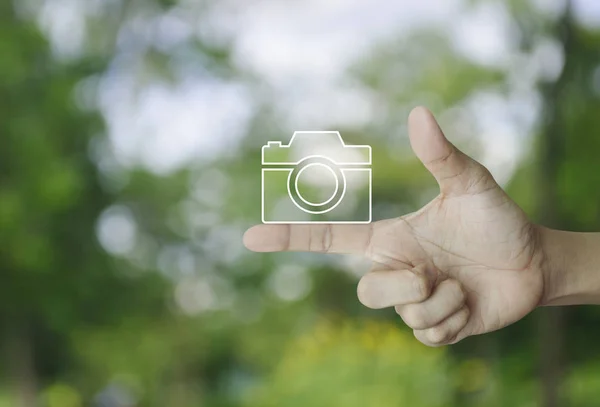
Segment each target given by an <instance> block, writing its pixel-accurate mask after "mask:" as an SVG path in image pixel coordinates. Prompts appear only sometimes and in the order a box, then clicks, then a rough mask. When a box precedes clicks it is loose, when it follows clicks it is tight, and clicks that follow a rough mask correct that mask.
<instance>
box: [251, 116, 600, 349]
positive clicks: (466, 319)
mask: <svg viewBox="0 0 600 407" xmlns="http://www.w3.org/2000/svg"><path fill="white" fill-rule="evenodd" d="M408 125H409V136H410V142H411V146H412V149H413V151H414V152H415V154H416V155H417V157H418V158H419V159H420V160H421V162H422V163H423V164H424V165H425V167H426V168H427V169H428V170H429V172H431V174H432V175H433V176H434V177H435V179H436V180H437V182H438V184H439V187H440V193H439V195H438V196H437V197H436V198H434V199H433V200H432V201H431V202H429V203H428V204H427V205H426V206H425V207H423V208H422V209H421V210H419V211H417V212H415V213H411V214H408V215H404V216H400V217H398V218H394V219H386V220H382V221H378V222H373V223H371V224H368V225H258V226H254V227H252V228H250V229H249V230H248V231H247V232H246V234H245V235H244V244H245V245H246V247H247V248H248V249H250V250H253V251H256V252H278V251H309V252H326V253H346V254H358V255H362V256H365V257H367V258H369V259H371V260H372V261H373V267H372V268H371V270H370V271H369V272H368V273H367V274H365V276H363V277H362V279H361V280H360V282H359V284H358V289H357V292H358V298H359V300H360V301H361V302H362V303H363V304H364V305H365V306H367V307H370V308H376V309H380V308H387V307H393V308H394V309H395V310H396V312H397V313H398V314H399V315H400V317H401V318H402V319H403V320H404V322H405V323H406V324H407V325H408V326H410V327H411V328H412V329H413V331H414V335H415V337H416V338H417V339H418V340H419V341H421V342H422V343H424V344H426V345H428V346H440V345H447V344H453V343H456V342H458V341H460V340H462V339H464V338H466V337H468V336H471V335H479V334H483V333H487V332H491V331H495V330H497V329H500V328H503V327H505V326H507V325H509V324H512V323H514V322H516V321H518V320H519V319H521V318H523V317H524V316H525V315H527V314H528V313H530V312H531V311H532V310H534V309H535V308H536V307H538V306H541V305H566V304H580V303H600V277H599V275H600V272H599V271H600V254H598V252H600V250H599V249H600V234H583V233H572V232H561V231H555V230H550V229H547V228H543V227H541V226H538V225H535V224H533V223H532V222H531V221H530V220H529V219H528V217H527V215H526V214H525V213H524V212H523V210H521V208H520V207H519V206H518V205H517V204H515V203H514V202H513V201H512V200H511V199H510V197H509V196H508V195H507V194H506V193H505V192H504V191H503V190H502V188H500V186H498V184H497V183H496V181H495V180H494V178H493V177H492V175H491V174H490V172H489V171H488V170H487V169H486V168H485V167H483V166H482V165H481V164H479V163H478V162H476V161H475V160H473V159H472V158H470V157H468V156H467V155H465V154H464V153H462V152H461V151H459V150H458V149H457V148H456V147H455V146H454V145H452V144H451V143H450V142H449V141H448V140H447V139H446V137H445V136H444V134H443V132H442V130H441V129H440V127H439V126H438V124H437V122H436V121H435V118H434V117H433V115H432V114H431V113H430V112H429V111H428V110H427V109H425V108H423V107H418V108H415V109H414V110H413V111H412V112H411V114H410V115H409V118H408Z"/></svg>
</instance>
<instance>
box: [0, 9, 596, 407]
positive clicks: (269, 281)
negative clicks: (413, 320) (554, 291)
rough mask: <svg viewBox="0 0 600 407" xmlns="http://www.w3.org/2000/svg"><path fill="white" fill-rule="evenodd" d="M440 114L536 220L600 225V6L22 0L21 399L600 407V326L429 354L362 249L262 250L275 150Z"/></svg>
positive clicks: (10, 139) (11, 158)
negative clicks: (258, 241)
mask: <svg viewBox="0 0 600 407" xmlns="http://www.w3.org/2000/svg"><path fill="white" fill-rule="evenodd" d="M418 104H424V105H426V106H428V107H429V108H430V109H431V110H432V111H433V112H434V114H436V115H437V117H438V118H439V120H440V122H441V124H442V127H443V128H444V129H445V131H446V134H447V136H448V137H449V138H450V139H451V140H452V141H453V142H455V143H456V144H457V145H458V146H459V147H460V148H461V149H463V150H465V151H466V152H468V153H469V154H472V155H473V156H474V157H476V158H477V159H479V160H480V161H482V162H483V163H484V164H485V165H487V166H488V167H489V168H490V169H491V171H492V173H493V174H494V175H495V177H496V178H497V180H498V181H499V182H500V183H501V184H502V185H503V186H504V187H505V188H507V190H508V191H509V193H510V195H511V196H512V197H513V198H514V199H515V200H516V201H517V202H518V203H519V204H521V205H522V206H523V207H524V209H525V210H526V211H527V212H528V214H529V215H530V216H531V217H532V218H533V219H534V220H535V221H536V222H540V223H543V224H545V225H547V226H552V227H558V228H565V229H570V230H579V231H584V230H585V231H594V230H595V231H598V230H600V188H599V185H600V183H599V181H600V163H599V161H598V151H600V137H599V136H598V133H599V132H600V114H599V113H600V2H597V1H595V0H580V1H572V2H567V1H559V0H511V1H494V0H480V1H475V0H471V1H467V0H448V1H445V0H437V1H433V0H432V1H420V2H417V1H398V2H387V1H384V0H370V1H367V0H360V1H359V0H353V1H342V0H327V1H325V0H320V1H318V0H305V1H300V0H218V1H217V0H213V1H201V0H197V1H194V0H160V1H159V0H127V1H125V0H86V1H83V0H14V1H12V2H11V1H10V0H1V1H0V271H1V273H2V274H1V276H2V277H1V279H0V362H1V363H0V406H2V407H9V406H10V407H12V406H15V407H33V406H47V407H80V406H97V407H138V406H139V407H142V406H148V407H151V406H169V407H188V406H210V407H268V406H277V407H295V406H298V407H300V406H302V407H304V406H345V407H353V406H374V407H375V406H376V407H387V406H390V407H391V406H410V407H427V406H430V407H433V406H479V405H485V406H492V407H493V406H515V407H518V406H527V407H529V406H544V407H554V406H576V407H577V406H579V407H584V406H598V405H600V345H599V344H600V340H599V338H600V323H599V321H600V308H598V307H572V308H568V309H558V308H557V309H544V310H537V311H536V312H534V313H533V314H532V315H530V316H528V317H527V318H525V319H524V320H523V321H520V322H519V323H517V324H515V325H514V326H511V327H509V328H507V329H504V330H502V331H500V332H496V333H492V334H488V335H484V336H480V337H474V338H469V339H467V340H465V341H463V342H462V343H460V344H458V345H455V346H452V347H446V348H437V349H430V348H427V347H425V346H423V345H421V344H420V343H418V342H417V341H416V340H415V339H414V338H413V337H412V333H411V331H410V330H408V329H407V328H406V327H405V326H403V324H402V322H401V321H400V320H399V318H398V317H397V316H396V315H395V314H394V312H393V310H387V311H385V310H384V311H370V310H367V309H365V308H363V307H362V306H361V305H360V304H359V303H358V301H357V299H356V295H355V286H356V283H357V281H358V278H359V276H360V275H361V274H363V273H364V272H365V271H366V270H367V268H368V265H367V264H365V263H364V262H363V261H361V260H360V259H353V258H347V257H344V256H329V257H326V256H321V255H306V254H304V255H302V254H268V255H260V254H253V253H250V252H248V251H246V250H245V249H244V248H243V247H242V243H241V236H242V234H243V231H244V230H245V229H246V227H248V226H249V225H252V224H255V223H259V222H260V148H261V146H262V145H263V144H265V143H266V141H267V140H282V141H284V142H285V141H287V140H289V137H290V136H291V135H292V133H293V131H294V130H306V129H322V130H328V129H330V130H339V131H341V133H342V135H343V136H344V138H345V139H346V141H348V142H350V143H356V144H370V145H371V146H372V147H373V202H374V208H373V211H374V212H373V214H374V219H382V218H387V217H391V216H398V215H402V214H405V213H408V212H411V211H414V210H416V209H417V208H419V207H420V206H421V205H423V204H424V203H426V202H427V201H428V200H430V199H432V198H433V197H434V196H435V195H436V193H437V190H436V185H435V183H434V181H433V179H432V177H431V176H429V174H428V173H427V172H426V171H425V170H424V168H423V167H422V166H421V164H420V163H419V162H418V161H417V160H416V159H415V158H414V157H413V155H412V153H411V151H410V147H409V144H408V139H407V132H406V117H407V114H408V112H409V110H410V109H411V108H412V107H414V106H415V105H418Z"/></svg>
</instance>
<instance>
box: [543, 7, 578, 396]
mask: <svg viewBox="0 0 600 407" xmlns="http://www.w3.org/2000/svg"><path fill="white" fill-rule="evenodd" d="M556 30H557V36H558V38H559V41H560V42H561V43H562V44H563V52H564V56H565V65H564V67H563V70H562V72H561V74H560V76H559V78H558V79H557V80H556V81H554V82H552V83H547V84H545V85H543V86H542V95H543V100H544V103H545V109H544V112H543V123H542V132H541V137H540V150H539V153H540V161H539V170H540V172H539V174H538V177H539V179H538V181H539V183H538V185H539V186H538V196H539V198H538V199H539V201H538V214H539V217H540V221H541V222H542V223H543V224H544V225H546V226H548V227H557V228H560V227H561V226H563V223H564V219H563V215H562V211H561V207H560V194H559V192H558V191H559V188H558V183H559V172H560V168H561V165H562V163H563V162H564V161H565V159H566V157H565V142H564V141H565V135H566V132H567V129H566V125H565V123H564V114H565V113H564V106H563V105H562V103H561V102H562V101H563V100H564V99H565V93H566V90H567V89H568V86H569V81H570V76H571V75H570V73H571V70H572V65H573V63H574V61H573V59H574V58H572V56H573V54H574V49H575V48H576V46H577V44H576V38H575V33H574V30H575V29H574V27H573V17H572V12H571V2H570V1H568V2H567V6H566V9H565V12H564V14H563V16H562V17H561V19H560V20H559V21H558V22H557V26H556ZM565 314H566V311H565V310H564V308H562V307H556V308H547V309H544V310H542V312H541V314H540V317H539V337H538V343H539V346H540V347H539V350H540V354H539V357H540V369H541V391H542V394H541V396H542V404H541V405H542V406H544V407H558V406H560V405H562V399H563V397H562V392H561V383H562V380H563V376H564V367H565V360H564V329H565V319H566V317H565Z"/></svg>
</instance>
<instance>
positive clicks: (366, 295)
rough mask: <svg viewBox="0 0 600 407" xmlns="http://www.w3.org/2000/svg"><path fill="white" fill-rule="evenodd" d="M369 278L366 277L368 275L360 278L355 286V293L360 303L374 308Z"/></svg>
mask: <svg viewBox="0 0 600 407" xmlns="http://www.w3.org/2000/svg"><path fill="white" fill-rule="evenodd" d="M369 280H370V278H368V276H365V277H363V278H361V279H360V281H359V282H358V285H357V286H356V295H357V296H358V300H359V301H360V303H361V304H363V305H364V306H365V307H369V308H374V307H375V304H374V303H373V301H372V297H373V296H372V295H371V291H372V290H371V287H372V282H371V281H369Z"/></svg>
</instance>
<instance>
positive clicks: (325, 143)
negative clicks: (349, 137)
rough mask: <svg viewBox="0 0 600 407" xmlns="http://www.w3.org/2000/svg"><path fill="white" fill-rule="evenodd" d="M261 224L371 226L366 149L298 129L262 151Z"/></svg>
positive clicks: (323, 133) (337, 135) (327, 133)
mask: <svg viewBox="0 0 600 407" xmlns="http://www.w3.org/2000/svg"><path fill="white" fill-rule="evenodd" d="M262 165H263V168H262V221H263V223H370V222H371V212H372V211H371V191H372V185H371V147H370V146H368V145H346V144H345V143H344V140H343V139H342V137H341V135H340V133H339V132H337V131H297V132H295V133H294V135H293V136H292V139H291V140H290V142H289V144H287V145H282V143H281V142H280V141H269V142H268V143H267V145H265V146H263V147H262Z"/></svg>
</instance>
